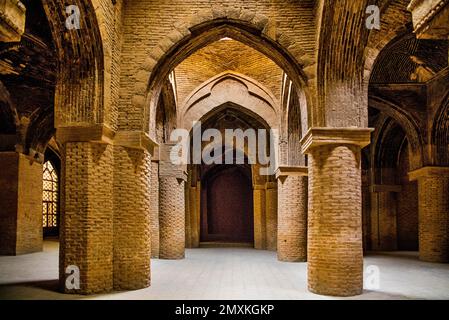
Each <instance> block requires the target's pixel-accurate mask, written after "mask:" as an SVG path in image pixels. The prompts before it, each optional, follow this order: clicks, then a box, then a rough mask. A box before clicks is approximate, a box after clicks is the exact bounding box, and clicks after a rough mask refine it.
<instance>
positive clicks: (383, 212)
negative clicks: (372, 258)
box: [370, 192, 398, 251]
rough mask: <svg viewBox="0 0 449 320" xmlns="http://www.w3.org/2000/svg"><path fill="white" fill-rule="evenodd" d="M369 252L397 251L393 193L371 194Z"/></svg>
mask: <svg viewBox="0 0 449 320" xmlns="http://www.w3.org/2000/svg"><path fill="white" fill-rule="evenodd" d="M370 217H371V221H370V226H371V250H378V251H394V250H397V248H398V245H397V223H396V221H397V196H396V194H395V193H394V192H373V193H371V215H370Z"/></svg>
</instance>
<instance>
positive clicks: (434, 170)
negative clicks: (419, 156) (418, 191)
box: [408, 167, 449, 181]
mask: <svg viewBox="0 0 449 320" xmlns="http://www.w3.org/2000/svg"><path fill="white" fill-rule="evenodd" d="M408 177H409V179H410V181H414V180H418V179H419V178H423V177H445V178H449V167H422V168H420V169H418V170H415V171H412V172H409V174H408Z"/></svg>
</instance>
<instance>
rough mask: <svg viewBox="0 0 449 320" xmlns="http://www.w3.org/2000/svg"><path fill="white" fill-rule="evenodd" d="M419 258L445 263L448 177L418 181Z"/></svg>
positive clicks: (448, 248) (448, 227)
mask: <svg viewBox="0 0 449 320" xmlns="http://www.w3.org/2000/svg"><path fill="white" fill-rule="evenodd" d="M418 196H419V258H420V259H421V260H423V261H429V262H449V176H443V175H442V176H437V175H433V176H423V177H420V178H418Z"/></svg>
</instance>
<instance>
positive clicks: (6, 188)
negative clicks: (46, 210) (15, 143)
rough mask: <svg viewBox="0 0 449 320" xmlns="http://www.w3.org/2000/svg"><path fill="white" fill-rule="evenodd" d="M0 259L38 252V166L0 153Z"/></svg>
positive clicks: (40, 210) (39, 245) (39, 180)
mask: <svg viewBox="0 0 449 320" xmlns="http://www.w3.org/2000/svg"><path fill="white" fill-rule="evenodd" d="M0 167H1V168H4V169H5V170H1V172H0V186H1V192H0V208H2V209H1V210H0V221H1V223H0V255H20V254H26V253H32V252H38V251H42V164H40V163H38V162H31V161H30V159H29V158H27V157H26V156H24V155H23V154H20V153H15V152H2V153H0Z"/></svg>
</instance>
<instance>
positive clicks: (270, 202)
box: [265, 186, 278, 251]
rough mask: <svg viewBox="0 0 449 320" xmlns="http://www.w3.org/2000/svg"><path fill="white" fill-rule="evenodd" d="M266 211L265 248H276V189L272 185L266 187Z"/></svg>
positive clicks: (274, 249)
mask: <svg viewBox="0 0 449 320" xmlns="http://www.w3.org/2000/svg"><path fill="white" fill-rule="evenodd" d="M265 194H266V213H267V222H266V223H267V227H266V230H267V236H266V238H267V250H271V251H276V249H277V226H278V221H277V219H278V208H277V206H278V191H277V188H274V187H273V186H270V187H267V190H266V191H265Z"/></svg>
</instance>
